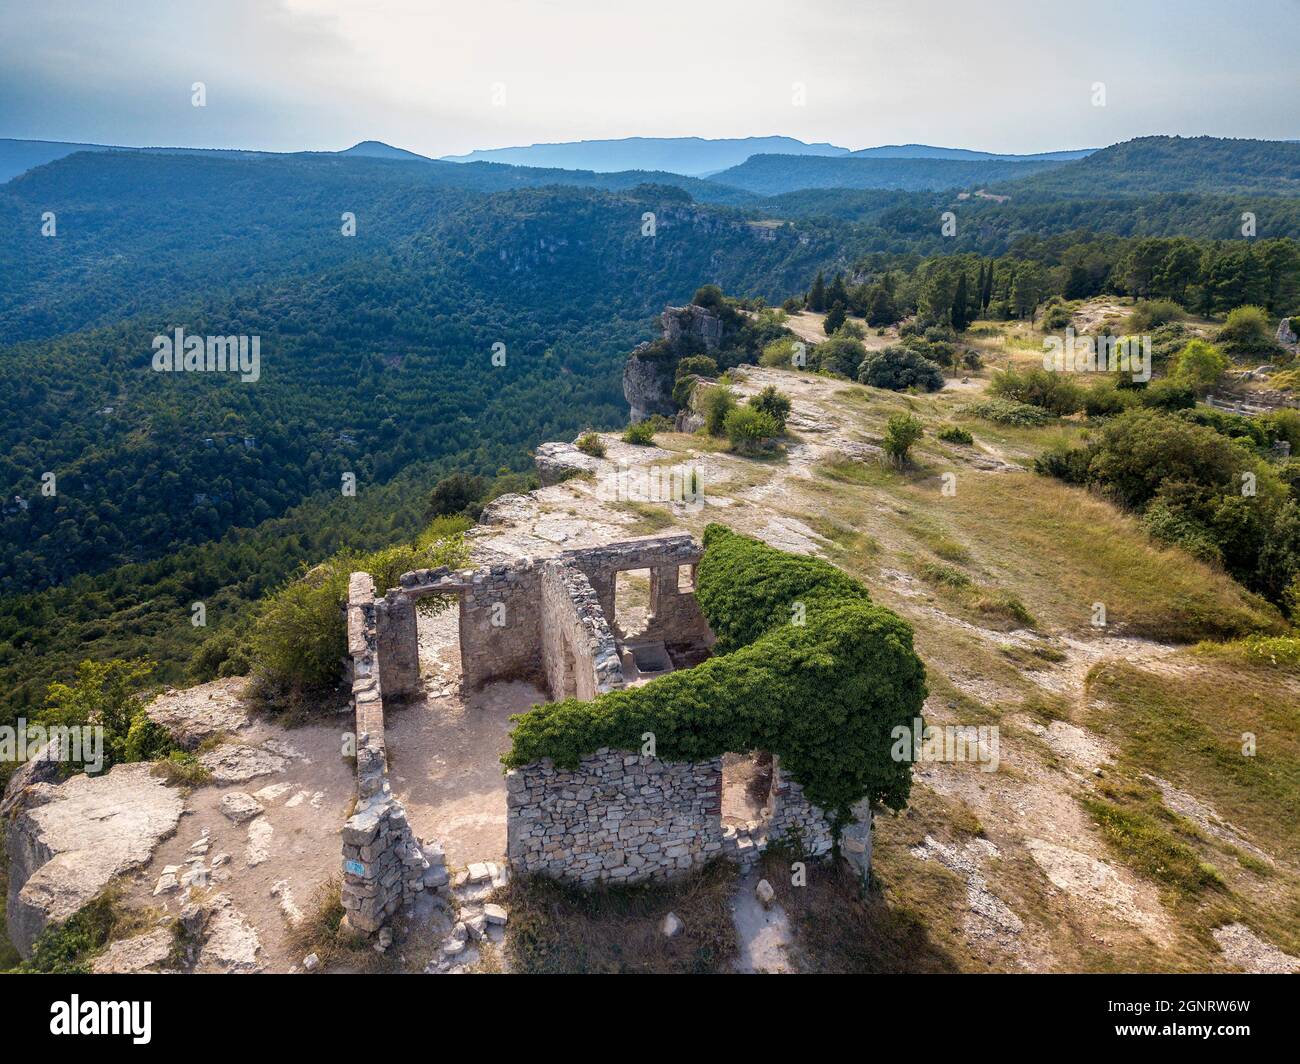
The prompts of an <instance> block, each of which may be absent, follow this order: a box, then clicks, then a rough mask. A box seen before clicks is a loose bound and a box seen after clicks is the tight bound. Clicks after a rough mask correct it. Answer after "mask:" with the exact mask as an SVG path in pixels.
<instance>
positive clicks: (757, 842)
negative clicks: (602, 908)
mask: <svg viewBox="0 0 1300 1064" xmlns="http://www.w3.org/2000/svg"><path fill="white" fill-rule="evenodd" d="M506 792H507V793H506V806H507V820H506V839H507V843H506V856H507V859H508V861H509V863H510V866H511V868H512V869H513V870H514V871H515V872H519V873H531V874H535V875H545V876H550V877H552V878H554V879H561V880H566V881H569V882H576V883H580V884H590V883H596V882H601V881H607V880H608V881H614V882H626V883H638V882H644V881H646V880H652V879H667V878H671V877H674V876H678V875H682V874H684V873H686V872H688V871H690V870H691V869H692V868H695V867H697V866H699V865H702V864H705V863H706V862H708V861H711V860H713V859H715V858H725V859H728V860H732V861H736V862H737V863H739V864H740V865H741V867H742V868H743V869H746V870H747V869H748V868H750V867H752V865H753V864H754V863H755V862H756V861H757V859H758V857H759V855H760V854H761V853H762V852H763V851H764V850H766V849H767V847H768V846H769V845H771V844H773V843H777V842H779V843H791V844H796V845H797V847H798V851H799V852H800V853H802V854H803V855H804V856H807V857H823V856H826V855H828V854H829V853H830V852H831V850H832V847H833V844H834V838H833V831H832V828H831V824H830V821H829V819H828V818H827V816H826V814H825V813H824V812H823V811H822V810H821V809H820V808H818V807H817V806H816V805H814V804H813V803H812V802H810V801H808V799H807V798H806V797H805V796H804V794H803V789H802V788H801V787H800V786H799V785H798V784H797V783H795V782H794V781H793V780H783V779H782V778H781V776H780V772H779V768H774V770H773V788H772V793H771V797H770V803H769V804H770V809H771V814H770V816H768V817H766V818H764V819H762V820H759V821H755V822H753V823H752V824H750V825H747V826H744V827H740V828H737V827H734V826H732V825H727V826H725V827H724V825H723V824H722V815H721V814H722V759H721V758H710V759H708V760H704V761H694V762H689V761H663V760H660V759H659V758H653V757H643V756H641V755H639V754H636V753H630V752H625V751H619V750H608V749H601V750H597V751H596V752H595V753H594V754H591V755H589V756H587V757H585V758H583V759H582V761H581V762H580V763H579V765H578V767H577V768H576V769H574V770H567V769H560V768H557V767H556V766H555V765H554V763H553V762H551V761H550V760H549V759H546V760H542V761H539V762H536V763H534V764H532V765H525V766H524V767H522V768H519V769H512V770H511V771H509V772H507V773H506ZM845 837H846V839H847V838H851V839H852V840H853V845H854V847H855V849H854V854H853V857H851V861H856V863H855V867H858V868H859V870H860V871H861V872H862V873H863V874H865V871H866V869H867V868H869V866H870V847H871V820H870V813H869V812H866V815H865V820H862V819H860V820H859V822H858V823H857V824H854V825H852V826H851V827H850V828H849V829H847V830H846V832H845ZM864 839H865V843H864V844H863V845H862V846H861V847H859V846H858V844H859V843H860V842H862V840H864ZM864 855H865V856H864Z"/></svg>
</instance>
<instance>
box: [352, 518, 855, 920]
mask: <svg viewBox="0 0 1300 1064" xmlns="http://www.w3.org/2000/svg"><path fill="white" fill-rule="evenodd" d="M701 554H702V548H701V546H700V545H699V544H698V543H697V542H696V541H695V540H694V539H693V538H692V537H690V536H689V535H676V536H664V537H657V538H650V539H639V540H630V541H628V542H623V543H611V544H608V545H606V546H602V547H594V548H589V549H583V550H574V551H568V552H565V553H562V554H559V555H558V556H555V557H550V558H544V559H533V558H521V559H519V560H518V561H516V562H514V563H512V564H503V565H493V566H490V567H486V568H482V569H477V570H467V571H461V572H452V571H449V570H447V569H435V570H419V571H416V572H411V573H406V574H404V575H403V576H402V577H401V579H400V581H399V586H397V587H395V588H392V589H390V590H388V591H387V592H386V593H385V594H384V595H383V596H382V597H376V596H375V592H374V590H373V589H372V587H371V586H370V585H371V581H370V577H369V576H368V575H367V574H364V573H357V574H354V576H353V578H352V584H351V588H350V599H349V606H348V611H349V651H350V654H351V657H352V661H353V693H354V699H355V703H356V711H357V733H358V736H357V738H358V750H357V770H358V790H359V794H360V804H359V806H358V809H357V812H356V813H355V815H354V816H353V817H352V819H351V820H349V822H348V825H347V828H346V829H345V838H344V880H345V885H344V903H345V905H346V906H347V908H348V910H349V919H350V920H351V921H352V922H353V924H354V925H356V926H358V927H360V928H361V929H363V930H374V929H376V928H377V927H379V926H380V925H381V924H382V923H383V922H384V920H385V919H386V918H387V917H388V916H390V915H392V913H393V912H394V911H395V910H396V909H397V908H398V907H399V906H400V905H401V904H402V903H403V901H404V900H408V899H409V896H410V893H411V892H412V891H413V890H419V889H422V884H421V875H422V867H425V866H427V862H422V860H421V846H422V844H421V843H420V841H419V840H417V839H414V838H413V837H412V835H411V832H410V829H409V827H408V826H407V825H406V821H405V814H404V812H403V811H402V808H401V805H400V803H399V802H397V800H396V799H395V798H394V797H393V796H392V794H391V793H390V791H389V788H388V785H387V781H386V779H385V751H384V741H383V713H384V705H385V703H388V704H396V703H398V702H400V701H402V700H404V699H408V698H412V697H416V696H418V694H419V692H420V684H421V680H420V661H419V642H418V633H417V626H416V603H417V602H418V600H419V599H420V598H422V597H424V596H428V595H443V596H454V597H455V598H456V599H457V601H458V603H459V638H460V650H461V659H462V665H463V675H462V685H463V687H464V688H465V689H467V690H473V689H476V688H478V687H481V686H482V685H484V684H487V683H490V682H493V681H498V680H514V679H527V680H531V681H533V682H534V683H536V684H537V685H538V686H539V687H540V688H541V689H542V690H544V691H546V692H547V693H548V694H549V695H550V697H551V699H553V700H559V699H565V698H578V699H592V698H595V697H596V696H597V695H600V694H603V693H605V692H608V691H613V690H617V689H619V688H622V687H626V686H629V685H635V684H642V683H646V682H649V681H651V680H653V679H654V678H655V677H657V676H662V675H664V674H665V673H667V672H670V671H672V670H675V669H685V668H690V667H692V666H693V665H695V664H698V663H699V662H700V661H702V660H704V659H705V658H706V657H707V656H708V655H709V652H710V648H711V646H712V643H713V634H712V632H710V630H709V626H708V624H707V622H706V620H705V618H704V615H703V614H702V613H701V611H700V608H699V606H698V604H697V603H696V600H695V592H694V587H695V583H694V581H695V568H696V565H697V563H698V562H699V560H700V557H701ZM632 570H644V571H647V572H648V574H649V601H648V607H647V608H646V610H645V615H644V617H638V618H637V621H638V622H639V623H638V624H636V625H633V624H631V623H628V619H627V618H624V617H620V616H619V614H618V612H617V608H616V594H615V587H616V582H617V580H618V578H619V574H620V573H626V572H629V571H632ZM736 753H737V754H748V752H747V751H737V752H736ZM770 760H771V761H772V764H771V777H770V786H768V787H767V788H766V793H765V794H764V795H763V796H762V815H761V816H760V817H758V818H757V819H756V820H755V821H754V822H752V823H747V824H740V825H737V824H729V825H726V826H724V824H723V817H722V796H723V775H724V771H723V758H720V757H715V758H710V759H707V760H704V761H699V762H670V761H665V760H661V759H659V758H657V757H653V756H644V755H643V754H642V753H641V752H639V751H630V750H597V751H594V752H593V753H592V754H590V755H589V756H587V757H585V758H583V759H582V762H581V764H580V765H579V766H578V767H577V768H576V769H574V770H571V771H570V770H565V769H560V768H557V767H556V766H555V765H554V764H552V763H551V762H550V761H549V760H542V761H539V762H537V763H535V764H531V765H526V766H524V767H522V768H519V769H512V770H510V771H509V772H507V774H506V788H507V854H506V856H507V860H508V862H509V865H510V866H511V868H512V869H514V870H515V871H517V872H522V873H537V874H544V875H547V876H552V877H555V878H558V879H563V880H568V881H573V882H579V883H594V882H598V881H615V882H639V881H644V880H649V879H656V878H666V877H668V876H672V875H676V874H681V873H683V872H686V871H688V870H690V869H691V868H694V867H696V866H698V865H701V864H703V863H705V862H707V861H709V860H712V859H714V858H716V857H724V858H731V859H733V860H736V861H738V862H739V863H740V864H741V865H742V866H744V867H747V866H749V865H750V864H752V863H753V861H754V860H755V859H756V857H757V855H758V853H759V852H760V851H761V850H762V849H763V847H764V846H766V844H767V843H768V841H769V840H775V839H781V838H785V837H788V836H790V835H795V836H797V837H798V839H799V841H800V846H801V849H802V850H803V852H804V853H805V854H808V855H814V856H816V855H822V854H826V853H828V852H829V851H830V850H831V848H832V842H833V839H832V831H831V827H830V824H829V822H828V819H827V817H826V816H825V815H824V814H823V812H822V810H820V809H818V808H817V807H816V806H815V805H813V804H812V803H810V802H809V801H808V800H807V799H806V798H805V797H804V796H803V794H802V791H801V789H800V787H799V786H798V784H796V783H794V782H793V781H788V780H785V779H783V778H782V776H781V769H780V765H779V763H775V760H776V759H770ZM841 846H842V848H843V851H844V853H845V855H846V856H847V857H848V858H849V859H850V860H851V861H852V862H853V863H854V864H855V865H856V866H857V867H858V868H859V869H860V870H861V871H863V872H865V870H866V867H867V864H868V862H869V860H870V816H869V813H865V812H864V814H863V815H862V816H861V817H860V822H859V823H858V824H856V825H854V826H852V827H851V828H850V829H849V830H848V831H847V832H846V834H845V837H844V838H843V839H842V840H841Z"/></svg>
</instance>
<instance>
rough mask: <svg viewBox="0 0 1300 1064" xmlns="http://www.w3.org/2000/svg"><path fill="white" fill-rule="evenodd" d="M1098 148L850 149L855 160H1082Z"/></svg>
mask: <svg viewBox="0 0 1300 1064" xmlns="http://www.w3.org/2000/svg"><path fill="white" fill-rule="evenodd" d="M1098 150H1099V149H1097V148H1075V149H1071V150H1068V151H1043V152H1035V153H1034V154H1032V155H1007V154H998V153H997V152H991V151H975V150H973V149H971V148H936V147H935V146H934V145H931V144H882V145H880V146H879V147H876V148H859V149H858V150H857V151H853V152H849V156H850V157H851V158H854V159H873V158H874V159H956V160H964V161H966V162H997V163H1020V162H1068V161H1071V160H1074V159H1082V158H1084V157H1085V156H1088V155H1091V154H1092V153H1093V152H1095V151H1098Z"/></svg>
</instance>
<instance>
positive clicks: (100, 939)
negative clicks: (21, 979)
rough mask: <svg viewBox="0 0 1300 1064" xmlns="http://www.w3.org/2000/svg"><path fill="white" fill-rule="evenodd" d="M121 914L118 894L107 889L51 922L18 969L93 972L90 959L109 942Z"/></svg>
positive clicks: (51, 972)
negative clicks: (65, 916) (68, 914)
mask: <svg viewBox="0 0 1300 1064" xmlns="http://www.w3.org/2000/svg"><path fill="white" fill-rule="evenodd" d="M120 919H121V914H120V913H119V910H118V902H117V898H116V896H115V895H114V894H113V893H112V892H111V891H105V893H103V894H101V895H100V896H99V897H97V898H95V899H93V900H92V901H88V902H87V903H86V904H85V905H83V906H82V907H81V908H80V909H78V910H77V911H76V912H75V913H73V914H72V915H71V916H69V917H68V918H67V919H66V920H64V921H63V922H62V923H60V924H48V925H47V926H46V927H45V928H44V930H42V931H41V933H40V934H39V935H37V937H36V941H35V943H33V945H32V955H31V957H30V958H29V959H27V960H26V961H24V962H23V963H22V964H20V965H19V966H18V967H17V968H16V969H14V971H15V972H18V973H22V974H35V975H89V974H90V962H91V960H93V958H94V956H95V954H97V953H99V952H100V951H101V950H102V949H103V948H104V947H105V946H106V945H107V944H108V942H109V939H110V938H111V937H112V934H113V931H114V929H115V928H116V927H117V926H118V924H119V921H120Z"/></svg>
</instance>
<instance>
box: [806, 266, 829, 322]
mask: <svg viewBox="0 0 1300 1064" xmlns="http://www.w3.org/2000/svg"><path fill="white" fill-rule="evenodd" d="M808 309H809V310H815V311H817V312H818V313H819V314H820V313H821V312H822V311H823V310H825V309H826V278H825V277H823V276H822V272H821V270H818V271H817V279H816V280H814V281H813V286H812V290H811V291H810V292H809V293H808Z"/></svg>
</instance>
